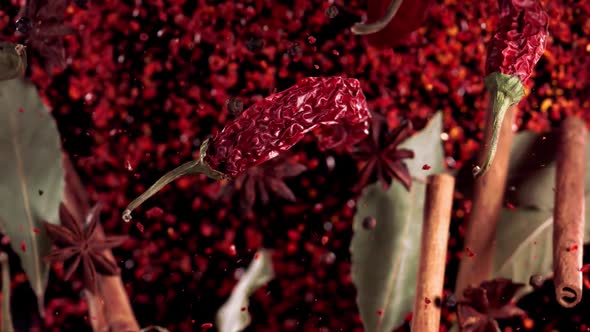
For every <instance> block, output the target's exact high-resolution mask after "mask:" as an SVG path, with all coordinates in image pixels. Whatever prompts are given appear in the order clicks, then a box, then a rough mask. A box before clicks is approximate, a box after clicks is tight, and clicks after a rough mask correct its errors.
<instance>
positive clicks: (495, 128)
mask: <svg viewBox="0 0 590 332" xmlns="http://www.w3.org/2000/svg"><path fill="white" fill-rule="evenodd" d="M485 84H486V88H487V89H488V92H489V94H490V107H489V108H488V112H490V111H491V114H489V116H488V120H487V121H492V122H491V127H489V125H488V126H487V128H489V129H488V130H490V132H486V140H485V147H486V148H487V152H485V150H484V153H482V155H483V156H484V157H485V158H484V161H483V165H481V166H479V165H477V166H475V167H474V168H473V176H474V177H475V178H478V177H480V176H482V175H484V174H485V173H486V172H487V171H488V169H489V168H490V166H491V165H492V162H493V161H494V157H495V155H496V149H497V148H498V140H499V138H500V129H501V128H502V123H503V121H504V116H505V115H506V112H507V111H508V109H509V108H510V107H511V106H513V105H516V104H518V103H519V102H520V101H521V100H522V98H523V97H524V85H523V84H522V81H521V80H520V78H519V77H518V76H513V75H506V74H502V73H500V72H495V73H492V74H490V75H488V76H487V77H486V78H485Z"/></svg>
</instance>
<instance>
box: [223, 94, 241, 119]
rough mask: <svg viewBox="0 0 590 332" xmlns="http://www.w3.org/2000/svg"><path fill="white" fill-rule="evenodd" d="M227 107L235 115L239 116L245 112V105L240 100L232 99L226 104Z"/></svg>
mask: <svg viewBox="0 0 590 332" xmlns="http://www.w3.org/2000/svg"><path fill="white" fill-rule="evenodd" d="M225 107H226V108H227V110H228V111H229V112H230V113H231V114H233V115H239V114H240V113H242V111H243V110H244V103H243V102H242V100H241V99H240V98H237V97H231V98H229V99H228V100H227V101H226V102H225Z"/></svg>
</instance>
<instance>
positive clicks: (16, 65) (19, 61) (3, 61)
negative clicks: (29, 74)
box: [0, 42, 27, 81]
mask: <svg viewBox="0 0 590 332" xmlns="http://www.w3.org/2000/svg"><path fill="white" fill-rule="evenodd" d="M26 69H27V51H26V49H25V46H24V45H21V44H15V43H10V42H0V81H5V80H11V79H14V78H17V77H22V76H24V75H25V70H26Z"/></svg>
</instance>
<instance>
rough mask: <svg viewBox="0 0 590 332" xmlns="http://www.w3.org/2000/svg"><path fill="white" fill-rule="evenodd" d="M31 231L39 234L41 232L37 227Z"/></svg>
mask: <svg viewBox="0 0 590 332" xmlns="http://www.w3.org/2000/svg"><path fill="white" fill-rule="evenodd" d="M33 233H35V234H39V233H41V230H40V229H39V228H33Z"/></svg>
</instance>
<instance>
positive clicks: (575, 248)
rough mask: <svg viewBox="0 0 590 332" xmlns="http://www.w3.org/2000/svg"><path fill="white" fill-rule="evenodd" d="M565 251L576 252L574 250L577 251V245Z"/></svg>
mask: <svg viewBox="0 0 590 332" xmlns="http://www.w3.org/2000/svg"><path fill="white" fill-rule="evenodd" d="M565 250H566V251H567V252H573V251H576V250H578V245H577V244H574V245H573V246H571V247H569V248H566V249H565Z"/></svg>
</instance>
